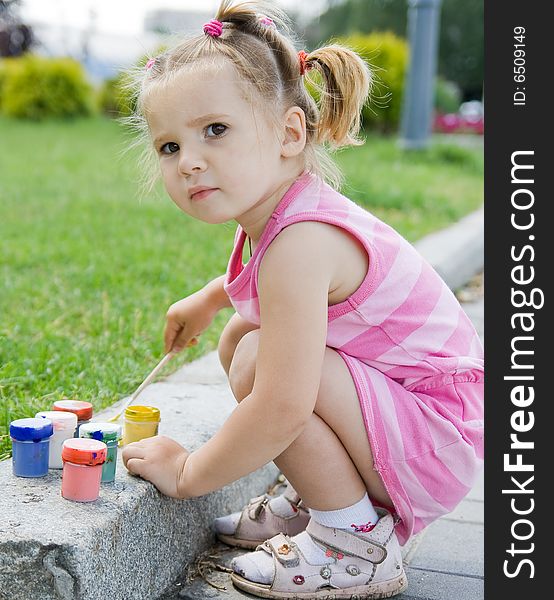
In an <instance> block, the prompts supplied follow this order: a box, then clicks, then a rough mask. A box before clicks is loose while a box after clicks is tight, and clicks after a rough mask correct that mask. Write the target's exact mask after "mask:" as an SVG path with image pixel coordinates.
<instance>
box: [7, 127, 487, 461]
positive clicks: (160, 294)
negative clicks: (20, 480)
mask: <svg viewBox="0 0 554 600" xmlns="http://www.w3.org/2000/svg"><path fill="white" fill-rule="evenodd" d="M0 140H1V144H0V273H1V281H2V288H1V293H0V436H2V437H0V459H2V458H6V457H8V456H9V454H10V440H9V437H8V436H7V431H8V425H9V423H10V421H12V420H14V419H18V418H23V417H30V416H34V414H35V413H36V412H37V411H39V410H46V409H49V408H50V406H51V404H52V402H53V401H55V400H58V399H61V398H63V397H67V398H73V399H80V400H87V401H90V402H92V403H93V405H94V408H95V410H96V411H98V410H100V409H101V408H104V407H106V406H108V405H109V404H111V403H113V402H115V401H116V400H119V399H120V398H122V397H123V396H126V395H129V394H130V393H132V392H133V391H134V389H135V388H136V386H137V385H138V384H139V383H140V381H141V380H142V379H143V378H144V377H145V375H146V374H147V373H148V372H149V371H150V369H151V368H152V367H153V366H154V365H155V364H156V362H157V361H158V360H159V359H160V358H161V356H162V353H163V345H162V333H163V328H164V323H165V311H166V310H167V308H168V307H169V305H170V304H171V303H172V302H174V301H176V300H177V299H179V298H182V297H184V296H186V295H188V294H190V293H192V292H194V291H196V290H198V289H199V288H201V287H202V286H203V285H204V284H205V283H206V282H208V281H209V280H210V279H213V278H214V277H217V276H218V275H221V274H222V273H224V271H225V268H226V265H227V260H228V256H229V253H230V251H231V249H232V246H233V236H234V231H235V224H234V223H225V224H221V225H208V224H205V223H200V222H195V221H193V220H192V219H191V218H190V217H188V216H187V215H185V214H183V213H181V212H180V211H179V210H178V209H177V208H176V207H175V206H174V205H173V203H172V202H171V201H170V200H169V199H168V198H167V197H165V196H164V193H163V191H162V189H161V187H160V188H159V189H158V191H157V192H156V194H153V195H152V197H149V198H148V199H145V200H143V201H142V202H140V201H139V200H138V198H137V184H136V181H137V175H138V172H139V171H138V167H137V166H136V164H135V162H134V160H133V157H136V155H137V152H134V151H133V152H130V153H129V154H128V155H127V156H126V157H125V158H124V159H122V158H121V157H120V154H121V151H122V149H123V148H124V147H125V145H126V144H127V143H128V138H127V137H126V134H124V132H123V131H122V130H121V128H120V126H118V125H117V124H116V123H114V122H113V121H109V120H107V119H102V118H95V119H90V120H78V121H74V122H45V123H40V124H34V123H25V122H18V121H12V120H6V119H0ZM337 161H338V162H339V164H340V165H341V167H342V168H343V170H344V172H345V174H346V178H347V183H346V185H345V187H344V189H343V192H344V193H346V194H347V195H349V196H350V197H351V198H352V199H353V200H354V201H356V202H358V203H359V204H361V205H363V206H364V207H366V208H368V209H369V210H371V211H372V212H374V213H375V214H376V215H378V216H379V217H380V218H382V219H383V220H385V221H387V222H388V223H389V224H391V225H392V226H393V227H396V228H397V229H398V230H399V231H400V232H401V233H402V234H403V235H404V236H406V237H407V238H408V239H409V240H411V241H414V240H416V239H418V238H419V237H421V236H423V235H425V234H426V233H428V232H430V231H433V230H435V229H438V228H440V227H443V226H445V225H447V224H449V223H451V222H453V221H455V220H457V219H459V218H460V217H461V216H463V215H464V214H466V213H468V212H470V211H471V210H473V209H475V208H477V207H478V206H480V205H481V204H482V202H483V191H482V176H483V160H482V152H481V151H480V150H466V149H461V148H458V147H455V146H452V145H442V144H441V145H434V146H432V147H431V149H430V150H428V151H425V152H422V153H417V154H413V153H412V154H404V153H402V152H401V151H400V150H399V149H398V146H397V144H396V141H395V140H394V139H383V138H378V137H373V136H372V137H369V138H368V141H367V143H366V145H365V146H362V147H358V148H353V149H348V150H346V151H342V152H340V153H339V154H338V155H337ZM232 312H233V311H232V309H225V310H224V311H221V313H220V314H219V315H218V316H217V318H216V320H215V321H214V323H213V324H212V326H211V327H210V328H209V330H208V331H207V332H206V333H205V334H204V335H203V336H202V337H201V339H200V344H199V345H198V346H197V347H194V348H191V349H188V350H186V351H185V352H183V353H182V354H181V355H180V356H179V357H178V358H176V359H175V360H174V361H173V364H172V365H171V366H170V367H168V369H170V370H172V369H175V368H177V367H178V366H180V365H181V364H183V363H184V362H188V361H191V360H194V359H195V358H197V357H198V356H200V355H202V354H205V353H206V352H209V351H211V350H214V349H215V348H216V347H217V341H218V338H219V334H220V333H221V330H222V328H223V327H224V325H225V323H226V322H227V320H228V319H229V317H230V315H231V314H232Z"/></svg>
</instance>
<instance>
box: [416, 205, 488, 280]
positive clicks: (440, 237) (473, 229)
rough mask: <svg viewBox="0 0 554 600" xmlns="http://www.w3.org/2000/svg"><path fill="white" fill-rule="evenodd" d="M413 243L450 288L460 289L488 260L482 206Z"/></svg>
mask: <svg viewBox="0 0 554 600" xmlns="http://www.w3.org/2000/svg"><path fill="white" fill-rule="evenodd" d="M414 245H415V247H416V248H417V250H418V251H419V252H420V253H421V254H422V255H423V257H424V258H425V259H427V261H428V262H429V263H430V264H431V265H432V266H433V268H434V269H435V270H436V271H437V273H438V274H439V275H440V276H441V277H442V278H443V279H444V281H445V282H446V284H447V285H448V287H449V288H450V289H451V290H457V289H459V288H460V287H462V286H463V285H465V284H466V283H467V282H468V281H469V280H470V279H471V278H472V277H473V276H474V275H476V274H477V273H479V272H480V271H481V270H482V269H483V265H484V261H485V223H484V210H483V208H480V209H479V210H476V211H475V212H473V213H471V214H469V215H467V216H466V217H464V218H463V219H462V220H461V221H458V222H457V223H455V224H454V225H451V226H450V227H447V228H446V229H442V230H441V231H437V232H435V233H432V234H430V235H428V236H426V237H424V238H423V239H421V240H419V241H418V242H416V243H415V244H414Z"/></svg>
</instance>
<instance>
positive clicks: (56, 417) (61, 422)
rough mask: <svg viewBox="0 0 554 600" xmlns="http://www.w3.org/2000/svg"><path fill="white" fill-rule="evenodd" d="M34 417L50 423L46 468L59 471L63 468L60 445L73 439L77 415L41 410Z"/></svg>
mask: <svg viewBox="0 0 554 600" xmlns="http://www.w3.org/2000/svg"><path fill="white" fill-rule="evenodd" d="M35 417H37V418H38V419H49V420H50V421H52V425H53V426H54V433H53V434H52V437H51V438H50V450H49V452H48V468H50V469H61V468H62V467H63V464H62V445H63V443H64V442H65V440H67V439H69V438H72V437H73V435H74V433H75V428H76V427H77V415H75V414H73V413H70V412H65V411H61V410H43V411H41V412H38V413H37V414H36V415H35Z"/></svg>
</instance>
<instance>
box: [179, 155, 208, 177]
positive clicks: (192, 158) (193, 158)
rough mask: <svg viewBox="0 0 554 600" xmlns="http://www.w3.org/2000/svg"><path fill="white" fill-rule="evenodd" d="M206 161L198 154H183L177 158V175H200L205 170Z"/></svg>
mask: <svg viewBox="0 0 554 600" xmlns="http://www.w3.org/2000/svg"><path fill="white" fill-rule="evenodd" d="M207 166H208V165H207V164H206V161H205V160H204V159H203V158H202V157H201V156H198V154H193V153H191V152H183V151H182V150H181V155H180V157H179V173H180V174H181V175H192V174H193V173H202V172H204V171H205V170H206V168H207Z"/></svg>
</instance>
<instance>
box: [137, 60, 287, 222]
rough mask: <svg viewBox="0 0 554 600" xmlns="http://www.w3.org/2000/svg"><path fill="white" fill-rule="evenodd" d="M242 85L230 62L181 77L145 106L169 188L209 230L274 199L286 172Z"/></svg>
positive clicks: (275, 140)
mask: <svg viewBox="0 0 554 600" xmlns="http://www.w3.org/2000/svg"><path fill="white" fill-rule="evenodd" d="M238 81H239V80H238V74H237V72H236V71H235V68H234V67H233V65H232V64H231V63H229V62H226V63H225V65H223V66H222V67H221V68H219V69H217V70H215V69H205V70H203V71H197V70H193V71H187V70H184V71H183V72H182V73H180V74H179V76H178V78H176V79H175V81H174V82H172V83H170V84H167V85H165V86H163V87H161V88H160V89H159V90H155V91H153V93H152V94H151V95H150V97H149V98H148V101H147V119H148V125H149V129H150V134H151V138H152V140H153V143H154V147H155V149H156V152H157V154H158V157H159V161H160V168H161V173H162V178H163V181H164V185H165V188H166V190H167V192H168V194H169V196H170V197H171V199H172V200H173V201H174V202H175V204H177V206H179V208H181V209H182V210H183V211H184V212H186V213H187V214H189V215H191V216H192V217H195V218H196V219H199V220H201V221H205V222H207V223H224V222H226V221H229V220H232V219H234V220H236V219H237V217H240V216H241V215H243V214H244V213H246V212H247V211H248V210H249V209H251V208H252V207H253V206H255V205H256V204H257V203H259V202H260V201H263V200H264V199H266V198H267V197H269V196H271V195H272V194H273V193H274V192H275V190H276V189H277V188H278V187H279V185H281V184H282V181H283V173H284V172H285V166H284V161H283V158H282V155H281V154H282V153H281V143H280V140H279V139H278V136H277V134H276V132H275V131H274V130H273V129H272V127H271V124H270V123H269V122H268V120H267V119H266V118H264V117H263V116H262V111H258V110H255V108H254V106H253V105H252V104H250V103H249V102H247V101H246V100H245V99H244V97H243V94H242V93H241V88H240V87H239V84H238ZM196 188H210V189H211V190H212V191H210V192H206V193H195V192H196V191H197V190H196Z"/></svg>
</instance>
